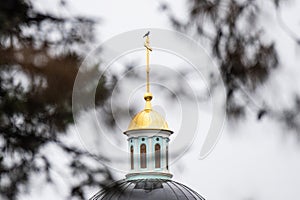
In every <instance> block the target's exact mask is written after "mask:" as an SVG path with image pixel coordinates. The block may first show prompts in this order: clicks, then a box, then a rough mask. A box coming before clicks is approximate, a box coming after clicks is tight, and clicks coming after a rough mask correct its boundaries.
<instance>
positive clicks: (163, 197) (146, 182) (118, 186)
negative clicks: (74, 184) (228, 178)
mask: <svg viewBox="0 0 300 200" xmlns="http://www.w3.org/2000/svg"><path fill="white" fill-rule="evenodd" d="M100 199H102V200H110V199H113V200H141V199H143V200H153V199H154V200H173V199H174V200H188V199H194V200H204V198H203V197H202V196H200V195H199V194H198V193H197V192H195V191H194V190H192V189H190V188H188V187H187V186H185V185H183V184H181V183H178V182H175V181H172V180H164V179H139V180H120V181H117V182H115V183H113V184H112V185H109V186H107V187H106V188H104V189H103V190H102V191H100V192H99V193H97V194H96V195H95V196H93V197H92V198H91V199H90V200H100Z"/></svg>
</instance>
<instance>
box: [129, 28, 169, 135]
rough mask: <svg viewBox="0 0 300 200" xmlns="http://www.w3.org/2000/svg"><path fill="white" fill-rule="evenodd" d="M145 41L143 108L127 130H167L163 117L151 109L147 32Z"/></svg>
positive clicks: (149, 49)
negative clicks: (144, 102)
mask: <svg viewBox="0 0 300 200" xmlns="http://www.w3.org/2000/svg"><path fill="white" fill-rule="evenodd" d="M144 37H146V41H145V43H144V46H145V48H146V64H147V65H146V93H145V95H144V99H145V101H146V104H145V109H144V110H142V111H141V112H139V113H138V114H136V115H135V117H134V118H133V119H132V121H131V122H130V124H129V126H128V130H137V129H164V130H169V128H168V124H167V122H166V121H165V119H164V118H163V117H162V116H161V115H160V114H159V113H158V112H156V111H154V110H152V106H151V100H152V97H153V96H152V93H151V92H150V83H149V72H150V64H149V53H150V51H152V48H151V47H150V42H149V32H148V33H147V34H146V35H145V36H144Z"/></svg>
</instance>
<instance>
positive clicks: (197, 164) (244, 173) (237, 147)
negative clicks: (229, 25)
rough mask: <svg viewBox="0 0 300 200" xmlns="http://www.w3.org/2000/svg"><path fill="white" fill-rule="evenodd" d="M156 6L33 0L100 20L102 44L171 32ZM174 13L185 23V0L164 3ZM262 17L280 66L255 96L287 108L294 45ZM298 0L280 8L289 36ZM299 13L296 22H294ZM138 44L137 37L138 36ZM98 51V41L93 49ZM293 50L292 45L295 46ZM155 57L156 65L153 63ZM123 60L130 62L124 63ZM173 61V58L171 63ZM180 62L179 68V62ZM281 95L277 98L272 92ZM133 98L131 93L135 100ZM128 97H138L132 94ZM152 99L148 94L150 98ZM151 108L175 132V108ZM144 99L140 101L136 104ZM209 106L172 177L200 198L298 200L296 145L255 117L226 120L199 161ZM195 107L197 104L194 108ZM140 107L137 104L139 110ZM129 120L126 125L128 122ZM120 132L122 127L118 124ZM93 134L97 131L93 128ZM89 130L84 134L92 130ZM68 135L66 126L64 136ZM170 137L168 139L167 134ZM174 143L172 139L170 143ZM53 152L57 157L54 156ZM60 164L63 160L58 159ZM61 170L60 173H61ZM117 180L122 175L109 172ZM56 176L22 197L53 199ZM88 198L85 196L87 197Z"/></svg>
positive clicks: (57, 194) (294, 72) (293, 84)
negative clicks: (133, 34) (152, 31)
mask: <svg viewBox="0 0 300 200" xmlns="http://www.w3.org/2000/svg"><path fill="white" fill-rule="evenodd" d="M160 2H161V1H158V0H156V1H146V0H129V1H117V0H110V1H102V0H101V1H99V0H97V1H96V0H76V1H70V2H69V4H68V6H67V9H63V10H57V8H58V6H57V5H58V1H53V0H48V1H39V2H36V3H35V6H36V7H37V8H38V9H41V10H51V11H52V12H57V13H59V14H62V15H74V14H82V15H87V16H92V17H95V18H99V19H101V23H100V25H99V26H98V28H97V36H98V38H99V41H100V42H104V41H106V40H108V39H110V38H112V37H113V36H115V35H118V34H121V33H123V32H126V31H130V30H133V29H138V28H164V29H172V27H171V26H170V23H169V20H168V18H167V16H166V15H165V14H163V13H161V12H160V11H159V6H160ZM168 2H169V3H170V4H171V8H172V10H173V12H174V13H176V15H177V16H178V17H180V18H181V19H185V17H186V15H187V12H185V11H186V3H185V1H176V3H175V1H168ZM263 2H264V1H262V8H263V11H264V12H263V13H264V14H263V15H262V16H261V22H262V24H263V25H266V24H268V25H266V26H267V27H268V28H267V29H266V30H267V31H266V36H269V37H270V38H267V37H266V40H268V39H274V40H276V44H277V50H278V51H279V53H280V59H281V62H282V63H284V66H285V67H284V68H283V69H282V68H281V69H279V70H278V71H277V72H275V73H274V75H273V76H272V78H271V80H270V81H269V82H268V83H267V84H266V85H265V86H264V87H263V88H262V89H261V93H265V92H266V91H268V92H269V93H268V95H269V99H270V100H273V98H274V97H278V96H279V97H278V98H276V101H277V100H278V102H276V103H277V104H278V105H288V103H289V99H290V98H289V97H290V95H291V94H292V93H293V92H296V91H297V92H298V93H300V87H299V86H300V79H299V78H298V77H299V75H300V73H299V72H300V69H299V58H297V55H299V53H300V51H299V49H297V48H296V46H295V45H294V43H293V41H292V40H291V39H290V38H289V37H288V36H287V35H286V33H285V32H284V31H282V30H281V29H280V27H279V26H278V23H277V21H276V16H275V14H274V12H272V10H273V7H271V6H270V4H268V3H263ZM299 10H300V3H299V2H298V3H297V2H295V4H294V5H293V6H291V5H286V6H284V7H283V11H282V16H283V18H284V19H285V21H286V22H287V24H288V26H290V27H291V28H292V29H293V30H294V31H295V32H298V33H299V32H300V24H299V23H300V15H299ZM297 16H299V17H297ZM138 39H140V38H138ZM95 46H97V44H95ZM298 48H299V47H298ZM131 56H132V59H133V60H136V59H137V60H140V59H139V58H137V57H139V56H140V55H139V54H138V53H137V54H133V55H131ZM160 58H161V62H160V60H159V59H160ZM129 59H130V58H129ZM173 61H174V60H173ZM155 62H156V63H157V64H162V65H167V64H168V63H167V62H166V59H163V58H162V56H159V55H158V56H157V58H156V60H155ZM179 64H180V63H179ZM278 93H280V94H278ZM138 94H139V92H137V94H134V95H138ZM134 95H133V97H132V98H137V97H136V96H134ZM154 95H155V94H154ZM155 103H156V105H157V106H159V105H161V107H157V108H158V109H161V111H162V112H163V113H164V115H165V116H166V118H167V121H168V122H169V126H170V128H171V129H172V128H174V129H176V128H177V124H176V121H177V119H178V116H176V112H177V111H178V110H176V109H174V110H172V111H169V110H168V109H167V108H166V106H165V107H164V105H165V104H166V102H164V101H163V100H162V103H161V104H160V102H159V100H157V101H156V102H155ZM142 104H143V100H142V97H141V104H140V105H138V106H141V105H142ZM203 105H204V106H203ZM205 105H210V104H209V102H207V103H203V104H202V108H203V110H202V112H201V114H200V116H201V119H200V123H201V125H200V128H202V131H199V132H200V133H202V134H203V135H197V138H196V139H195V141H194V143H193V145H192V147H191V150H190V151H188V152H187V153H186V154H185V155H184V157H182V158H181V159H180V160H179V161H177V162H175V163H174V164H173V165H172V166H171V171H172V173H173V174H174V178H173V179H174V180H176V181H179V182H182V183H184V184H186V185H187V186H189V187H191V188H192V189H194V190H196V191H197V192H198V193H200V194H201V195H202V196H204V197H205V198H206V199H207V200H220V199H226V200H269V199H272V200H282V199H288V200H298V199H299V197H300V190H299V186H300V172H299V170H300V144H299V143H298V142H297V141H296V138H295V136H294V135H293V134H286V132H287V131H286V130H283V129H282V127H281V126H279V125H278V124H276V123H275V122H274V121H272V120H269V119H268V118H264V119H263V120H262V121H260V122H258V121H257V120H256V115H255V114H254V113H252V115H251V112H249V113H250V115H249V116H248V118H247V119H246V120H244V121H240V122H239V123H236V124H230V123H228V122H226V123H225V126H224V128H223V133H222V136H221V138H220V140H219V141H218V143H217V145H216V147H215V149H214V150H213V152H212V153H211V154H210V155H209V156H208V157H207V158H205V159H204V160H200V159H199V153H200V149H201V144H202V143H203V138H204V135H205V134H206V131H207V129H208V127H209V123H210V120H211V113H210V111H211V109H204V107H205ZM200 108H201V107H200ZM140 109H142V107H141V108H140ZM128 123H129V122H128ZM91 128H93V127H92V126H91V125H90V124H89V123H88V122H85V123H83V124H81V126H80V129H82V130H90V129H91ZM121 128H123V129H126V127H121ZM93 131H94V132H97V130H93ZM93 131H91V132H93ZM74 132H75V131H74V129H73V128H70V134H73V133H74ZM119 135H120V137H119V138H118V141H117V142H120V141H121V143H122V145H121V146H122V147H123V148H125V150H126V137H125V136H123V134H122V132H120V133H119ZM173 137H174V136H173ZM172 139H174V138H172V137H171V140H172ZM58 153H59V152H58ZM57 159H58V160H59V161H60V162H64V161H63V159H60V158H57ZM63 171H64V170H63V169H62V172H61V173H62V174H63ZM115 174H116V176H117V177H119V178H123V177H124V175H125V174H124V173H123V172H120V171H115ZM59 176H62V175H60V174H58V175H57V177H58V179H57V180H59V182H60V185H61V187H60V186H57V187H56V188H55V189H53V188H51V187H46V186H45V187H42V189H41V188H40V186H39V184H40V181H39V180H38V179H37V180H36V181H35V182H34V183H33V184H34V188H35V189H34V190H33V193H32V194H30V195H28V196H25V197H24V198H23V199H40V196H41V195H42V196H44V197H45V198H44V197H43V199H54V198H58V199H60V198H61V196H64V194H65V192H66V191H65V189H64V188H63V187H64V185H65V184H66V183H65V182H64V179H63V178H59ZM91 195H92V194H91Z"/></svg>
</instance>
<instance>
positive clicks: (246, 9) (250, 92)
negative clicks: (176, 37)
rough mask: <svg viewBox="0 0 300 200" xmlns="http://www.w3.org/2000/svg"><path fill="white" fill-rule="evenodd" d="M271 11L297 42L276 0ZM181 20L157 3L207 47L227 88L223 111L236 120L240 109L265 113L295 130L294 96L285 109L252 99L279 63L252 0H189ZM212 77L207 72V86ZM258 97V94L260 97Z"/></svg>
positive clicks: (259, 116)
mask: <svg viewBox="0 0 300 200" xmlns="http://www.w3.org/2000/svg"><path fill="white" fill-rule="evenodd" d="M273 3H274V10H275V12H276V14H277V20H278V21H279V24H280V27H281V28H282V29H284V30H285V31H286V33H287V34H288V35H289V36H290V37H292V38H293V39H294V40H295V42H296V43H297V44H299V38H298V37H297V36H296V35H295V33H294V32H292V31H291V30H290V29H289V28H287V26H286V25H285V24H284V22H283V20H282V19H281V18H280V15H279V13H278V12H279V8H280V5H281V1H280V0H274V1H273ZM187 7H188V12H189V13H188V14H189V15H188V17H187V19H184V20H183V19H179V18H178V16H176V15H175V14H174V13H172V11H171V10H170V8H169V7H168V5H167V4H162V6H161V9H162V10H163V11H165V12H166V13H167V14H168V16H169V18H170V22H171V23H172V25H173V27H175V28H176V30H180V31H182V32H185V33H189V34H192V35H195V37H198V38H203V39H206V40H207V41H208V42H209V48H210V49H209V50H210V52H211V54H212V56H213V57H214V59H215V60H216V61H217V64H218V66H219V69H220V71H221V75H222V79H223V82H224V84H225V87H226V91H227V95H226V97H227V104H226V111H227V116H228V117H229V119H241V118H243V117H244V116H245V115H246V112H245V109H246V108H251V109H252V110H253V111H254V112H256V113H257V119H258V120H261V119H263V118H264V117H265V116H269V117H270V118H272V119H275V120H278V121H279V123H280V124H282V125H284V127H288V128H290V129H291V130H294V131H295V132H296V133H297V134H298V133H299V132H300V128H299V127H300V116H299V112H298V111H299V108H298V100H299V98H298V95H297V94H295V96H296V97H295V98H294V100H293V101H294V102H295V103H294V105H293V106H292V107H290V108H277V107H276V108H274V107H272V106H270V105H267V104H266V103H265V102H264V101H263V100H262V99H259V100H258V102H263V103H260V104H259V103H256V101H255V99H254V98H253V97H257V95H254V94H256V91H257V89H258V88H259V87H260V86H262V85H263V84H264V83H266V82H267V80H269V78H270V76H271V75H272V72H273V71H274V70H276V69H277V68H278V66H279V55H278V52H277V50H276V48H275V42H266V40H264V38H263V33H264V28H266V27H262V26H261V25H260V24H259V23H258V18H259V14H260V13H261V9H260V5H259V1H256V0H246V1H238V0H189V1H188V4H187ZM213 86H214V76H213V74H212V75H211V86H210V87H211V89H213ZM260 98H263V97H260Z"/></svg>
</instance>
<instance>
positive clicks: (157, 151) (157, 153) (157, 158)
mask: <svg viewBox="0 0 300 200" xmlns="http://www.w3.org/2000/svg"><path fill="white" fill-rule="evenodd" d="M155 168H160V145H159V144H156V145H155Z"/></svg>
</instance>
